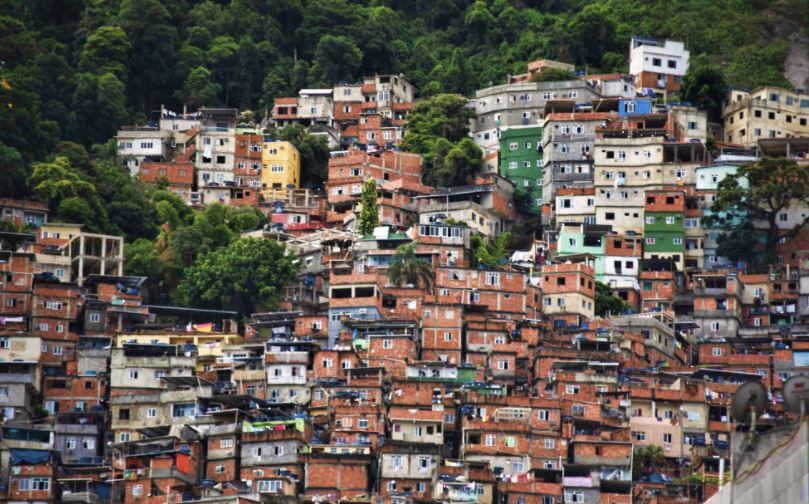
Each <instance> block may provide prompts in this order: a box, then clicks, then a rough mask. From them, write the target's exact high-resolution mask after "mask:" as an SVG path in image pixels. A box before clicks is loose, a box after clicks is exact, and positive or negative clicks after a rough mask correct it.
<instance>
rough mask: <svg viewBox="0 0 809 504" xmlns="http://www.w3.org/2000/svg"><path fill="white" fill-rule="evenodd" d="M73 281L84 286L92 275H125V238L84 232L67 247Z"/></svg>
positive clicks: (75, 237)
mask: <svg viewBox="0 0 809 504" xmlns="http://www.w3.org/2000/svg"><path fill="white" fill-rule="evenodd" d="M66 247H67V250H68V254H69V256H70V260H71V281H72V282H75V283H76V284H78V285H79V286H81V285H83V284H84V282H85V281H86V280H87V277H89V276H90V275H102V276H103V275H115V276H121V275H123V274H124V238H123V237H122V236H111V235H102V234H96V233H87V232H84V231H82V232H81V233H80V234H79V235H78V236H74V237H73V238H72V239H71V240H70V242H68V244H67V245H66Z"/></svg>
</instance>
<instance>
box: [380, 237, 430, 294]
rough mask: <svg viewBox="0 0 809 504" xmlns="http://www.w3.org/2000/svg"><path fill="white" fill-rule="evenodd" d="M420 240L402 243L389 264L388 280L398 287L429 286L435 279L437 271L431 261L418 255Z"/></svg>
mask: <svg viewBox="0 0 809 504" xmlns="http://www.w3.org/2000/svg"><path fill="white" fill-rule="evenodd" d="M417 248H418V242H411V243H407V244H405V245H400V246H399V247H398V248H397V249H396V254H395V255H394V256H393V257H392V258H391V261H390V265H389V266H388V280H389V281H390V283H392V284H393V285H395V286H397V287H401V286H402V285H422V286H426V287H429V286H431V285H432V284H433V282H434V281H435V272H434V271H433V266H432V264H430V262H429V261H427V260H425V259H422V258H420V257H418V256H417V255H416V249H417Z"/></svg>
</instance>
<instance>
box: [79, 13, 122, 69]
mask: <svg viewBox="0 0 809 504" xmlns="http://www.w3.org/2000/svg"><path fill="white" fill-rule="evenodd" d="M131 50H132V44H130V43H129V39H128V38H127V36H126V33H125V32H124V30H123V29H122V28H121V27H120V26H102V27H101V28H99V29H97V30H96V31H94V32H93V33H91V34H90V36H89V37H87V40H86V41H85V42H84V47H83V48H82V50H81V54H80V55H79V65H78V70H79V71H80V72H90V73H94V74H97V75H101V74H105V73H111V74H113V75H115V76H116V77H117V78H118V79H119V80H120V81H121V82H126V78H127V75H128V73H129V72H128V71H127V70H128V69H127V60H128V56H129V52H130V51H131Z"/></svg>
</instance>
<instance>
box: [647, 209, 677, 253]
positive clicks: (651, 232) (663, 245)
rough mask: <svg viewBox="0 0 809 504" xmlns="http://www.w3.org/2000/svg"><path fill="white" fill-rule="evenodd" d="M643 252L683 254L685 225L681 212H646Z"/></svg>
mask: <svg viewBox="0 0 809 504" xmlns="http://www.w3.org/2000/svg"><path fill="white" fill-rule="evenodd" d="M644 217H645V218H644V225H643V252H644V253H647V252H652V253H654V252H658V253H663V254H669V253H671V254H681V256H682V254H683V253H684V252H685V245H684V240H683V234H684V233H685V225H684V223H683V214H682V213H680V212H645V215H644Z"/></svg>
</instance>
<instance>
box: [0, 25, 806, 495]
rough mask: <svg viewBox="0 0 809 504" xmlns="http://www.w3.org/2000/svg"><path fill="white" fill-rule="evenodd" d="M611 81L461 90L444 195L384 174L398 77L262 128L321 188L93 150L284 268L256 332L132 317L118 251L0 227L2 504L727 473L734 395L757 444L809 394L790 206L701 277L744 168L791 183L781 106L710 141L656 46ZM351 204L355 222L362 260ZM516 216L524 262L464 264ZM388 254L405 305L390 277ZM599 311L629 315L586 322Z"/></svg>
mask: <svg viewBox="0 0 809 504" xmlns="http://www.w3.org/2000/svg"><path fill="white" fill-rule="evenodd" d="M630 60H631V62H630V71H631V75H628V76H624V75H619V74H615V75H612V74H611V75H584V76H582V77H581V78H576V79H572V80H570V81H562V82H555V81H550V82H542V79H535V78H534V77H535V76H536V75H541V73H542V71H543V70H545V69H548V68H553V69H563V70H574V69H573V68H572V67H571V66H569V65H565V64H563V63H559V62H553V61H547V60H542V61H537V62H533V63H531V64H530V65H529V72H528V73H527V74H525V75H518V76H510V77H509V79H508V83H507V84H504V85H500V86H494V87H492V88H488V89H484V90H480V91H478V92H477V94H476V96H475V98H474V99H472V100H471V102H470V107H473V108H474V109H475V111H476V113H477V115H476V118H475V119H474V120H473V122H472V124H471V125H470V126H471V134H472V136H473V138H474V139H475V141H476V142H477V143H478V144H479V145H480V147H481V148H482V150H483V152H484V166H485V169H484V170H483V171H482V172H481V173H479V174H477V175H476V176H474V177H473V178H472V179H470V180H468V184H467V185H463V186H456V187H449V188H433V187H429V186H426V185H424V184H423V183H422V169H423V164H422V160H421V158H420V156H419V155H417V154H413V153H408V152H403V151H401V150H399V149H398V148H397V147H396V146H397V144H398V142H399V140H401V138H402V128H404V127H406V124H405V119H406V113H407V111H408V110H409V109H410V108H411V107H412V105H413V102H414V100H415V92H416V90H415V88H414V87H413V85H412V84H411V83H409V82H408V81H407V80H406V78H405V77H403V76H401V75H399V76H395V75H390V76H374V77H369V78H366V79H364V80H363V82H361V83H357V84H339V85H337V86H335V87H334V88H330V89H308V90H301V91H300V94H299V96H298V97H294V98H279V99H277V100H276V103H275V106H274V108H273V110H272V113H271V115H270V116H268V117H267V118H266V120H267V121H269V122H271V123H273V124H275V125H277V126H284V125H286V124H289V123H299V124H302V125H303V126H305V127H306V128H307V129H308V131H310V132H312V133H314V134H322V135H326V136H327V137H328V138H329V139H330V142H331V143H332V144H333V145H334V146H335V147H336V148H337V147H338V146H339V148H340V149H342V150H334V151H333V152H332V154H331V157H330V160H329V165H328V178H327V181H326V187H325V190H316V189H314V188H311V187H303V186H302V185H301V159H300V153H299V152H298V151H297V149H296V148H295V147H294V145H292V144H291V143H289V142H284V141H278V140H277V139H274V138H268V137H266V136H265V135H264V134H263V132H262V128H261V127H256V126H255V125H252V126H251V125H245V124H244V123H242V122H241V120H242V119H241V118H240V115H239V114H238V111H236V110H232V109H210V108H203V109H201V110H200V111H198V112H195V113H193V114H187V113H183V114H178V113H173V112H171V111H168V110H165V109H163V110H161V112H160V117H159V119H158V121H157V122H156V124H155V125H153V126H149V127H138V128H134V127H133V128H129V129H124V130H122V131H121V132H119V135H118V142H119V153H120V156H121V159H122V162H123V163H124V164H125V166H126V167H127V168H128V169H129V170H130V171H131V173H132V175H133V176H136V177H138V178H140V180H142V181H144V182H148V183H163V184H167V186H168V187H169V189H171V190H172V191H174V192H175V193H176V194H178V195H180V196H181V197H183V198H184V199H185V201H187V202H188V203H189V204H190V205H194V206H202V205H207V204H211V203H213V202H220V203H223V204H227V205H250V206H255V207H257V208H259V209H260V210H262V211H263V212H264V213H265V214H266V215H267V225H266V226H264V228H263V229H260V230H257V231H253V232H250V233H248V235H249V236H253V237H256V238H261V239H267V240H277V241H280V242H282V243H284V244H285V245H286V247H287V250H288V252H289V253H290V254H294V255H295V256H296V257H297V259H298V263H299V264H300V272H299V274H298V276H297V279H296V281H295V282H293V283H291V284H290V285H287V286H286V287H285V288H284V292H283V296H282V301H281V303H280V306H279V307H278V311H274V312H268V313H256V314H251V315H250V316H249V317H248V318H247V319H246V320H239V318H238V315H239V314H236V313H232V312H224V311H213V310H203V309H195V308H188V307H180V306H162V305H154V304H149V302H148V299H145V298H144V291H145V289H144V282H145V281H146V279H145V278H142V277H133V276H126V275H124V256H123V246H124V244H123V240H122V238H120V237H115V236H106V235H99V234H93V233H88V232H86V231H85V230H84V229H82V227H81V226H77V225H72V224H65V223H53V222H49V220H48V209H47V207H46V206H44V205H42V204H40V203H37V202H33V201H21V200H14V199H2V200H0V219H2V220H4V221H10V222H12V223H13V224H15V225H17V226H19V227H21V228H24V229H23V231H22V232H0V412H2V421H1V422H0V500H4V501H8V502H40V501H42V502H47V501H59V502H126V503H141V502H143V503H154V504H157V503H164V502H211V503H222V504H230V503H233V504H243V503H253V502H262V501H263V499H267V498H277V499H281V498H288V499H290V500H296V499H297V500H305V501H311V502H369V503H371V502H372V503H374V504H376V503H383V502H384V503H389V502H397V503H409V502H417V501H422V502H427V501H443V502H470V503H471V502H478V503H481V504H484V503H492V504H493V503H508V504H527V503H538V504H539V503H541V504H563V503H613V504H624V503H625V504H628V503H632V502H646V503H659V504H664V503H675V502H676V503H681V502H703V501H704V500H706V499H708V498H709V497H710V496H711V495H713V494H714V493H716V492H717V490H718V489H719V488H720V487H721V486H722V485H723V484H724V483H725V482H726V481H728V480H729V478H730V477H731V464H730V462H729V459H730V446H731V441H732V436H734V433H735V430H736V419H734V418H733V415H732V414H731V410H730V403H731V399H732V397H733V394H734V393H735V392H736V390H737V389H738V387H739V386H740V385H742V384H744V383H747V382H750V381H756V382H760V383H761V384H763V385H764V386H765V387H766V389H767V391H768V398H767V402H766V408H765V411H766V413H765V414H764V415H763V416H762V417H761V418H760V420H759V426H760V428H762V427H761V426H764V427H763V428H767V426H775V425H778V424H779V423H781V422H783V421H784V419H785V418H787V417H789V415H790V414H788V413H785V410H784V403H783V397H782V394H781V391H782V387H783V384H784V383H785V381H786V380H787V379H788V378H789V377H791V376H793V375H796V374H800V373H803V372H807V371H809V324H808V322H809V263H807V258H808V257H807V252H809V247H807V246H806V245H805V242H806V238H807V237H806V235H805V233H803V232H802V233H799V234H797V235H796V234H790V233H789V230H791V229H792V227H794V225H795V224H796V223H797V222H798V221H802V220H803V219H804V218H805V217H806V215H805V213H806V212H807V210H809V209H804V208H798V207H794V208H790V209H788V210H787V211H785V212H784V213H783V215H782V216H779V219H778V225H779V226H781V228H782V235H783V238H782V239H781V241H780V242H779V244H778V249H777V251H776V256H777V264H776V265H774V266H773V267H772V268H771V270H770V271H768V272H767V273H765V274H748V273H746V272H745V271H744V269H742V268H741V267H740V265H737V264H734V263H732V262H731V261H730V260H728V259H727V258H725V257H722V256H721V255H720V254H719V252H718V249H717V238H718V235H719V232H718V230H715V229H710V228H708V227H706V224H705V222H706V221H705V220H704V218H705V217H708V216H710V211H711V210H710V207H711V203H712V202H713V200H714V198H715V197H716V193H717V190H718V184H719V183H720V182H721V180H722V179H723V178H725V177H727V176H729V175H734V174H735V173H736V171H737V170H738V168H739V166H742V164H743V163H750V162H755V161H756V160H757V159H759V158H760V157H761V156H763V155H781V156H786V157H791V158H793V159H796V160H797V161H799V162H806V154H805V153H806V151H807V148H808V147H809V145H807V143H809V140H807V139H805V138H801V136H800V135H801V133H802V132H805V131H804V130H801V129H800V128H801V127H802V126H805V125H806V118H807V117H809V95H804V94H800V93H794V92H791V91H787V90H779V89H775V88H762V89H759V90H755V91H752V92H750V93H741V92H738V91H732V92H730V94H729V99H728V101H727V103H726V106H725V109H724V115H725V117H724V124H712V123H709V122H708V120H707V117H706V115H705V113H704V112H703V111H700V110H698V109H696V108H695V107H692V106H690V105H689V104H685V103H676V102H675V103H672V102H668V103H666V100H665V98H666V97H667V96H668V94H669V93H672V92H676V91H677V89H678V88H679V84H680V81H681V78H682V76H683V75H684V74H685V71H686V70H687V68H688V52H687V51H686V50H685V48H684V46H683V44H682V43H678V42H673V41H666V42H658V41H654V40H649V39H642V38H637V37H636V38H633V40H632V42H631V45H630ZM709 140H711V141H712V142H714V143H715V144H716V145H717V146H718V147H717V149H718V150H716V151H714V152H720V153H721V155H720V156H719V157H717V158H714V157H713V156H712V149H708V148H707V147H706V144H707V143H708V141H709ZM369 178H372V179H374V180H375V181H376V186H377V191H378V199H377V206H378V210H379V212H378V213H379V223H378V226H377V227H376V228H375V229H374V230H373V232H372V233H367V234H361V233H360V232H359V231H358V229H359V225H358V224H359V222H358V221H359V215H360V213H361V205H360V193H361V192H362V187H363V183H364V182H365V181H366V180H368V179H369ZM742 183H744V181H742ZM524 192H529V193H530V195H531V196H530V200H531V202H532V204H531V205H530V208H517V205H516V201H517V198H518V197H519V194H520V193H524ZM531 214H533V216H532V215H531ZM528 218H533V219H534V220H535V222H537V223H538V226H539V227H538V228H537V232H536V234H535V235H534V236H533V239H532V240H529V241H528V242H527V243H526V244H525V246H524V247H521V248H520V249H518V250H514V251H510V255H507V256H506V257H503V258H501V260H500V261H498V264H497V265H490V266H481V265H480V264H479V262H478V258H477V257H475V255H474V250H473V242H477V241H479V240H480V239H482V240H483V241H484V242H485V241H489V240H493V239H495V238H496V237H497V236H499V235H501V234H503V233H505V232H507V231H509V230H512V229H513V228H514V226H515V224H517V223H519V222H522V221H525V220H526V219H528ZM403 245H408V246H409V247H414V255H415V259H416V260H417V261H420V262H423V263H425V264H426V265H428V267H427V269H428V270H429V275H428V277H429V280H427V281H407V279H405V281H395V280H397V279H393V278H391V276H390V275H389V271H390V266H391V264H392V263H393V262H394V261H399V260H401V258H402V254H403V252H402V250H403V249H402V246H403ZM599 283H602V284H605V285H606V286H608V287H609V289H610V290H611V291H612V292H613V293H614V294H616V295H617V296H619V297H620V298H621V299H622V300H623V301H624V302H625V303H626V304H625V308H624V309H622V310H619V312H617V313H613V312H608V313H600V311H601V310H600V309H599V306H598V304H599V291H600V289H599V286H598V284H599Z"/></svg>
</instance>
